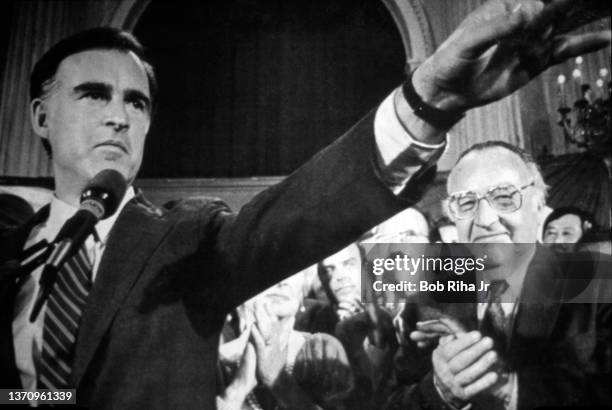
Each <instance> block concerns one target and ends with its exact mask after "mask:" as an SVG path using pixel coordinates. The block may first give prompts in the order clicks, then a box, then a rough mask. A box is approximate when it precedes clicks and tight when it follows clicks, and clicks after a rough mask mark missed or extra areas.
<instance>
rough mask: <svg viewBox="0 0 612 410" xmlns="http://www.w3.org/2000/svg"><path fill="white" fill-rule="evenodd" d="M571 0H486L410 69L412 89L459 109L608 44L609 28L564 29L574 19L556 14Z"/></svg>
mask: <svg viewBox="0 0 612 410" xmlns="http://www.w3.org/2000/svg"><path fill="white" fill-rule="evenodd" d="M575 4H576V2H574V1H570V0H548V1H535V0H490V1H488V2H486V3H485V4H483V5H482V6H481V7H479V8H478V9H476V10H475V11H474V12H472V13H471V14H470V15H469V16H468V17H467V18H466V19H465V20H464V21H463V22H462V24H461V25H460V26H459V27H458V28H457V29H456V30H455V31H454V32H453V33H452V34H451V35H450V37H449V38H448V39H447V40H446V41H445V42H444V43H443V44H442V45H441V46H440V47H439V48H438V50H437V51H436V52H435V53H434V55H432V56H431V57H430V58H429V59H427V60H426V61H425V62H424V63H423V64H422V65H421V66H420V67H419V68H418V69H417V70H416V71H415V73H414V75H413V84H414V87H415V90H416V91H417V93H418V94H419V95H420V96H421V97H422V99H423V100H424V101H425V102H427V103H428V104H429V105H432V106H435V107H437V108H439V109H441V110H444V111H448V112H458V113H460V112H463V111H466V110H468V109H470V108H472V107H476V106H480V105H484V104H487V103H489V102H492V101H495V100H498V99H501V98H503V97H505V96H507V95H509V94H511V93H512V92H514V91H515V90H517V89H518V88H520V87H522V86H523V85H525V84H526V83H527V82H528V81H530V80H531V79H532V78H534V77H535V76H536V75H538V74H539V73H541V72H542V71H544V70H545V69H547V68H548V67H550V66H552V65H554V64H557V63H559V62H561V61H564V60H566V59H568V58H571V57H574V56H577V55H581V54H584V53H588V52H591V51H595V50H598V49H601V48H603V47H605V46H608V45H609V44H610V31H609V30H606V31H601V32H597V33H588V34H568V33H567V30H569V29H573V28H575V27H574V25H575V24H572V23H571V22H567V21H565V20H564V19H563V18H561V16H563V15H564V14H566V13H569V12H570V11H571V10H572V7H573V6H574V5H575ZM602 17H605V16H602ZM585 22H588V21H585V20H581V21H580V24H584V23H585Z"/></svg>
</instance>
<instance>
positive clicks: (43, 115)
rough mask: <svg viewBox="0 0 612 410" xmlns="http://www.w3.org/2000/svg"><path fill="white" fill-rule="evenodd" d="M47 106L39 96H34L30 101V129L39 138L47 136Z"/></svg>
mask: <svg viewBox="0 0 612 410" xmlns="http://www.w3.org/2000/svg"><path fill="white" fill-rule="evenodd" d="M47 119H48V117H47V106H46V104H45V102H44V101H43V100H42V99H40V98H35V99H33V100H32V102H31V103H30V121H31V122H32V129H34V132H35V133H36V135H38V136H39V137H41V138H48V137H49V135H48V134H49V127H48V125H47Z"/></svg>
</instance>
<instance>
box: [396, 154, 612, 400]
mask: <svg viewBox="0 0 612 410" xmlns="http://www.w3.org/2000/svg"><path fill="white" fill-rule="evenodd" d="M448 191H449V193H450V195H449V198H448V204H449V205H448V206H449V211H450V214H451V215H452V217H453V219H454V221H455V223H456V225H457V230H458V235H459V241H460V242H463V243H467V244H479V245H478V246H476V247H474V246H472V245H468V246H472V248H478V249H480V250H481V251H482V250H486V253H487V256H488V258H487V261H486V268H485V270H484V271H483V272H481V273H480V274H477V275H476V279H477V280H480V281H484V282H486V283H487V284H488V285H489V287H490V291H489V293H488V296H487V299H486V300H485V301H479V300H477V299H476V298H474V299H473V300H471V301H470V302H468V303H438V302H436V301H435V300H433V297H432V298H431V299H429V300H427V299H426V300H425V306H424V305H417V304H408V305H407V307H406V309H405V311H404V312H403V319H404V327H405V329H406V332H407V336H409V337H410V339H411V340H410V341H409V342H407V343H405V344H404V346H402V352H401V355H399V357H398V360H397V364H398V366H397V372H396V376H397V380H398V382H399V384H400V387H399V388H398V389H397V390H396V393H395V395H394V396H393V397H392V399H391V401H390V403H389V408H392V409H399V408H402V409H457V408H458V409H462V408H468V406H471V408H472V409H482V410H496V409H505V410H515V409H518V410H527V409H529V410H531V409H533V408H536V407H538V406H560V405H586V404H590V405H609V404H610V403H611V400H610V394H609V382H610V351H611V347H610V312H611V309H610V304H606V303H596V302H599V301H605V300H606V297H605V295H606V294H609V291H610V289H609V288H610V287H609V286H607V287H606V286H602V287H598V289H597V290H592V292H593V293H594V294H592V295H589V299H588V300H589V301H592V302H593V303H584V304H578V303H561V302H560V300H559V299H554V298H546V297H545V296H544V295H548V296H550V295H553V294H557V295H558V293H556V292H557V291H561V289H565V288H564V287H565V286H567V282H565V281H564V280H560V279H557V277H556V276H555V273H557V272H560V267H559V266H557V265H555V263H556V259H555V258H554V255H553V254H552V253H549V252H548V251H547V250H546V249H544V248H541V247H539V246H538V245H536V238H537V233H538V226H537V221H538V216H539V213H540V212H541V211H542V209H543V206H544V201H545V195H546V185H545V184H544V181H543V179H542V176H541V174H540V172H539V170H538V167H537V166H536V164H535V163H534V161H533V160H532V159H531V157H530V156H528V155H527V154H526V153H525V152H523V151H522V150H520V149H518V148H516V147H514V146H512V145H509V144H506V143H502V142H487V143H482V144H477V145H475V146H473V147H472V148H470V149H468V150H467V151H466V152H465V153H464V154H463V155H461V157H460V159H459V160H458V162H457V164H456V165H455V167H454V168H453V170H452V171H451V173H450V175H449V178H448ZM581 268H585V267H584V266H581ZM604 285H607V283H604ZM542 292H544V293H542ZM606 292H607V293H606ZM607 300H609V298H608V299H607ZM420 301H421V302H423V299H420ZM455 301H456V302H459V300H451V302H455ZM464 302H465V301H464ZM431 319H436V320H441V322H443V323H444V324H446V325H448V326H447V327H446V330H440V329H441V328H440V329H438V330H432V328H431V325H430V324H431V322H432V320H431Z"/></svg>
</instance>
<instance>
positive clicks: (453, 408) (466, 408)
mask: <svg viewBox="0 0 612 410" xmlns="http://www.w3.org/2000/svg"><path fill="white" fill-rule="evenodd" d="M433 385H434V387H435V388H436V391H437V392H438V396H440V398H441V399H442V401H444V403H445V404H446V405H447V406H448V407H449V408H450V409H451V410H470V409H471V408H472V403H467V404H466V405H464V406H463V407H457V406H455V405H454V404H452V403H450V402H449V401H448V400H446V399H445V398H444V395H443V394H442V391H441V390H440V387H439V386H438V382H437V381H436V376H433Z"/></svg>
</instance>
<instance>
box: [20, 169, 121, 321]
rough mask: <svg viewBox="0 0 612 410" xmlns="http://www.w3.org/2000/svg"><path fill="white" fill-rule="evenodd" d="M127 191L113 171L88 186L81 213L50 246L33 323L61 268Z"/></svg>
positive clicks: (32, 315) (118, 175) (94, 178)
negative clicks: (51, 247) (51, 248)
mask: <svg viewBox="0 0 612 410" xmlns="http://www.w3.org/2000/svg"><path fill="white" fill-rule="evenodd" d="M126 189H127V183H126V181H125V179H124V178H123V175H121V174H120V173H119V172H118V171H115V170H114V169H105V170H103V171H100V172H99V173H98V174H96V176H94V177H93V179H92V180H91V181H89V183H88V184H87V186H85V189H84V190H83V192H82V193H81V200H80V202H81V206H80V207H79V210H78V211H77V212H76V213H75V214H74V215H73V216H72V217H71V218H70V219H68V220H67V221H66V223H65V224H64V225H63V226H62V228H61V229H60V231H59V232H58V234H57V236H56V237H55V239H54V240H53V243H52V244H51V246H53V250H52V251H51V253H50V254H49V257H48V258H47V261H46V263H45V267H44V269H43V272H42V274H41V276H40V281H39V283H40V291H39V293H38V298H37V300H36V303H35V304H34V308H33V309H32V313H31V315H30V322H33V321H34V320H36V317H37V316H38V313H39V312H40V309H41V308H42V305H43V303H44V301H45V300H46V299H47V297H48V296H49V293H51V289H52V288H53V284H54V283H55V279H56V278H57V273H58V272H59V270H60V268H61V267H62V266H63V265H64V263H65V262H66V261H67V260H68V259H70V258H71V257H72V256H74V255H75V254H76V253H77V252H78V250H79V249H80V248H81V246H82V245H83V243H84V242H85V240H86V239H87V237H88V236H89V235H90V234H91V233H92V232H94V227H95V226H96V223H98V221H99V220H102V219H106V218H108V217H109V216H111V215H112V214H114V213H115V211H116V210H117V208H118V207H119V204H120V203H121V200H122V199H123V196H124V195H125V191H126Z"/></svg>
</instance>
